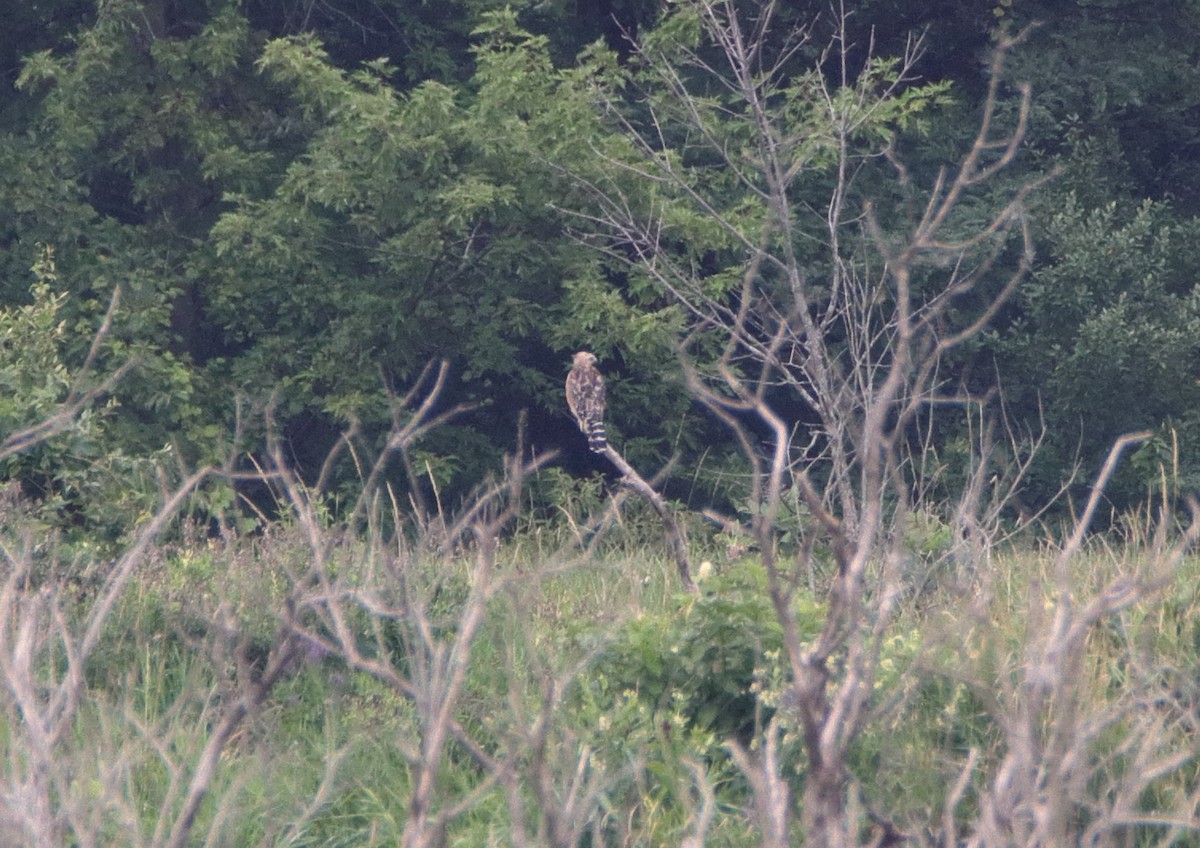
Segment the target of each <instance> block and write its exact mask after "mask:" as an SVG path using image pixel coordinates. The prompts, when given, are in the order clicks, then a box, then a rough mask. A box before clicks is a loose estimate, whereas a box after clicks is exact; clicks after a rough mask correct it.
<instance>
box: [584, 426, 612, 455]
mask: <svg viewBox="0 0 1200 848" xmlns="http://www.w3.org/2000/svg"><path fill="white" fill-rule="evenodd" d="M587 437H588V447H589V448H591V450H592V453H604V451H605V449H606V448H607V447H608V439H607V438H606V437H605V435H604V422H603V421H592V422H590V423H589V424H588V429H587Z"/></svg>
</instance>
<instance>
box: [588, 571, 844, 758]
mask: <svg viewBox="0 0 1200 848" xmlns="http://www.w3.org/2000/svg"><path fill="white" fill-rule="evenodd" d="M765 580H766V577H765V575H764V574H763V572H762V569H761V568H760V567H758V566H756V565H753V564H750V563H745V564H740V565H735V566H732V567H731V568H730V570H729V571H728V572H726V573H724V574H719V575H714V576H713V577H710V578H708V579H707V580H705V581H704V584H703V588H704V594H703V595H701V596H700V597H699V598H693V597H691V596H687V597H680V598H677V599H676V600H675V602H674V605H673V607H672V608H670V609H668V610H666V611H664V612H662V613H660V614H657V615H644V616H641V617H638V618H635V619H633V620H632V621H630V622H628V623H627V624H626V625H624V627H623V628H622V631H621V632H620V633H619V634H618V635H616V636H615V637H614V638H613V640H612V641H611V642H610V643H609V644H607V645H606V646H605V648H604V650H603V651H602V653H601V654H600V657H599V658H598V659H597V661H596V663H595V666H594V671H595V673H596V675H597V679H599V680H602V681H603V684H601V685H602V686H603V687H604V689H605V691H607V692H608V693H609V697H611V698H614V699H615V698H616V697H617V696H618V695H619V694H620V693H623V692H632V693H636V695H637V697H638V699H640V700H641V701H643V702H644V703H645V704H647V705H648V706H649V707H650V708H651V709H652V710H668V711H669V712H671V713H673V714H678V715H680V716H681V717H682V718H683V719H684V720H685V721H686V723H687V725H688V726H689V727H694V728H696V729H698V730H702V731H706V732H710V733H712V734H713V736H714V737H715V738H716V739H718V740H723V739H727V738H730V737H739V738H747V739H748V738H750V737H751V736H752V735H753V734H754V732H755V730H756V729H757V728H758V727H759V726H760V725H761V724H762V723H763V722H765V721H766V720H768V719H769V718H770V714H769V713H770V711H768V712H767V713H766V714H764V713H762V712H761V711H760V704H759V701H758V697H757V694H756V693H757V691H758V690H759V689H760V688H761V685H762V681H763V680H764V679H767V678H771V677H774V676H777V675H778V674H779V673H780V667H779V662H780V656H781V651H782V646H783V641H782V640H783V636H782V630H781V629H780V626H779V623H778V621H777V619H776V617H775V614H774V609H773V607H772V606H771V603H770V600H769V598H768V596H767V594H766V591H765ZM796 611H797V616H798V621H799V624H800V636H801V638H810V637H812V636H814V635H815V634H816V633H817V631H818V630H819V628H820V622H821V617H822V615H823V614H824V613H823V608H822V606H821V605H820V604H818V603H817V602H815V601H813V600H811V599H806V598H804V597H803V596H800V597H798V600H797V601H796Z"/></svg>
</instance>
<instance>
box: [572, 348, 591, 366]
mask: <svg viewBox="0 0 1200 848" xmlns="http://www.w3.org/2000/svg"><path fill="white" fill-rule="evenodd" d="M571 364H572V365H574V366H580V365H595V364H596V354H594V353H590V352H588V351H586V350H581V351H579V353H577V354H575V358H574V359H572V360H571Z"/></svg>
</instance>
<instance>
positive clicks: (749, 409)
mask: <svg viewBox="0 0 1200 848" xmlns="http://www.w3.org/2000/svg"><path fill="white" fill-rule="evenodd" d="M680 5H681V8H682V9H683V11H682V12H681V13H680V14H683V15H689V16H691V17H692V18H693V19H694V20H695V21H696V22H697V24H698V26H699V30H700V32H701V33H702V37H701V39H700V40H699V42H698V43H695V44H693V43H683V42H675V43H671V42H669V41H668V42H667V43H666V44H664V43H663V42H662V41H653V42H651V43H649V44H645V45H642V47H641V51H640V54H639V56H640V59H641V60H642V63H643V67H644V69H645V72H646V73H645V76H644V77H643V78H642V79H643V80H645V79H649V82H645V83H644V84H645V95H644V98H643V104H644V107H645V110H646V114H647V115H648V117H644V116H639V117H636V118H626V117H625V115H626V112H625V111H624V110H622V109H621V108H620V107H619V106H616V105H614V107H613V109H612V110H611V113H610V114H611V115H612V117H613V118H614V119H615V120H616V121H617V122H618V125H619V126H620V127H621V128H622V129H623V131H624V133H625V137H626V138H627V139H628V140H629V141H630V142H631V144H632V147H633V148H634V149H635V150H636V151H638V152H639V153H640V154H641V156H640V158H639V159H637V160H634V161H632V162H630V161H618V160H617V159H615V158H610V159H609V165H610V166H612V167H613V168H615V169H617V171H618V172H621V173H625V174H627V175H632V176H633V177H635V180H634V183H635V184H636V183H637V181H638V180H641V181H645V182H649V183H651V184H652V185H654V186H656V187H657V191H659V192H660V193H661V195H662V196H663V197H665V198H667V199H665V200H662V201H654V200H651V201H649V202H647V201H645V200H644V199H643V198H641V197H637V196H634V195H633V193H632V192H631V191H630V190H628V189H625V188H622V186H623V185H625V184H624V183H621V182H620V181H619V180H615V179H614V180H611V181H608V182H599V181H595V180H592V181H588V182H587V187H588V188H590V189H591V196H592V197H593V199H594V200H595V201H596V202H597V205H598V209H599V210H600V211H599V212H596V213H583V214H581V215H580V217H581V218H582V219H583V220H585V221H587V222H590V223H591V224H592V225H593V226H594V229H593V230H592V233H591V234H585V236H584V237H585V238H587V240H588V241H589V242H590V243H592V244H595V245H597V246H598V247H599V248H600V249H602V250H605V251H607V252H608V253H609V254H610V255H612V256H614V257H619V258H622V259H624V260H626V261H631V262H633V263H634V264H635V265H636V266H637V268H638V269H639V270H640V272H641V273H644V274H646V275H647V276H648V277H649V278H650V279H652V280H653V281H655V282H656V283H658V285H660V286H661V287H662V289H663V291H664V292H667V293H669V294H670V295H671V296H672V297H673V298H674V299H675V300H676V301H677V302H678V303H679V304H680V305H682V306H683V307H684V309H685V310H686V311H687V313H688V314H689V315H690V316H691V319H692V323H691V326H692V328H693V331H692V335H691V337H690V338H689V339H688V340H687V341H685V343H684V346H683V357H682V362H683V366H684V370H685V373H686V376H687V379H688V385H689V387H690V388H691V391H692V393H693V394H694V395H695V396H696V397H697V398H698V399H699V400H700V401H701V402H703V403H704V405H705V406H706V407H707V408H708V409H710V410H711V411H712V412H713V413H714V414H715V415H717V416H718V417H719V418H720V419H721V420H722V421H724V422H725V423H726V424H727V425H728V426H729V427H730V428H731V430H732V431H733V433H734V434H735V435H736V437H737V438H738V440H739V442H740V444H741V445H742V450H743V453H744V455H745V456H746V458H747V460H748V461H749V463H750V465H751V478H750V480H751V483H750V485H751V492H750V503H751V507H750V512H751V514H752V516H753V517H752V519H751V528H750V530H751V533H752V535H753V537H754V538H755V539H756V541H757V543H758V547H759V550H760V551H761V555H762V558H763V561H764V565H765V566H766V571H767V577H768V586H769V592H770V595H771V600H772V601H773V604H774V607H775V610H776V613H777V615H778V618H779V620H780V622H781V623H782V625H783V627H784V633H785V644H786V648H787V659H788V663H789V666H790V672H791V684H790V692H789V695H788V697H787V707H788V709H789V710H791V711H792V712H794V714H795V716H796V717H797V719H798V721H799V724H800V726H801V728H802V731H803V736H804V740H805V744H806V752H807V766H808V767H807V773H806V777H805V782H804V790H803V798H802V801H801V809H802V811H803V825H804V831H805V833H806V834H807V838H808V839H810V840H812V841H813V842H814V844H820V845H826V846H843V845H852V844H857V835H856V833H857V825H856V823H855V822H853V821H850V820H848V817H847V814H846V798H847V779H848V775H847V771H846V757H847V752H848V749H849V747H850V745H851V743H852V742H853V740H854V739H855V738H856V736H857V735H858V733H859V732H860V730H861V729H862V726H863V723H864V720H865V718H866V708H867V705H868V701H869V698H870V696H871V692H872V688H873V683H874V679H875V669H876V661H877V658H878V652H879V645H880V640H881V637H882V635H883V633H884V632H885V630H886V628H887V627H888V624H889V623H890V621H891V620H892V617H893V615H894V613H895V611H896V607H897V601H898V599H899V597H900V594H901V589H902V585H901V580H900V576H901V568H900V565H901V562H902V559H903V550H902V548H901V544H900V537H901V534H900V533H898V532H892V531H893V530H894V529H895V528H896V527H897V526H898V525H899V524H902V523H903V521H904V516H905V514H906V511H907V510H908V509H909V500H910V493H909V486H908V483H907V480H906V475H905V469H904V466H903V459H902V457H903V455H904V450H905V444H906V440H907V439H908V438H909V437H910V436H911V431H912V426H913V423H914V421H915V420H916V417H917V415H918V413H919V412H920V411H922V410H923V409H925V408H926V407H927V405H928V404H929V403H930V401H931V400H932V399H933V398H934V397H935V393H936V392H937V390H938V389H939V388H940V387H939V383H938V380H937V368H938V364H939V362H940V360H941V357H942V356H943V355H944V354H945V353H946V352H947V351H949V350H952V349H953V348H955V347H957V346H959V345H961V344H962V343H963V342H964V341H966V340H968V339H971V338H973V337H974V336H975V335H976V334H977V333H978V332H979V331H980V330H981V329H982V328H983V327H984V326H986V324H987V323H988V321H989V320H990V319H991V318H992V317H993V316H994V315H995V314H996V313H997V311H998V310H999V309H1000V307H1001V306H1002V305H1003V304H1004V303H1005V302H1006V301H1007V299H1008V298H1009V297H1010V296H1011V294H1012V292H1013V291H1014V289H1015V287H1016V286H1017V284H1018V282H1019V281H1020V280H1021V279H1022V277H1023V276H1024V275H1025V274H1026V272H1027V270H1028V268H1029V264H1030V261H1031V258H1032V255H1033V249H1032V244H1031V241H1030V236H1029V231H1028V228H1027V226H1026V221H1025V212H1024V204H1025V200H1026V197H1027V196H1028V194H1029V193H1030V192H1031V191H1033V190H1034V188H1035V187H1036V184H1035V183H1028V184H1023V185H1018V186H1015V187H1013V188H1012V189H1011V190H1010V191H1009V196H1008V198H1007V199H1006V200H1004V201H1003V202H1002V203H1001V204H1000V208H998V209H997V210H996V211H994V213H993V214H992V215H991V217H990V218H988V219H987V220H985V221H983V222H982V223H979V224H976V225H975V226H974V227H973V228H971V229H970V230H969V231H967V230H964V227H963V225H962V224H961V223H960V221H959V220H958V218H959V216H958V213H959V210H960V207H961V206H962V205H963V203H964V202H965V201H966V200H967V199H968V198H971V197H972V196H973V195H975V194H976V193H977V192H978V191H979V189H980V187H981V186H983V185H985V184H987V183H989V182H993V181H995V179H996V177H997V175H998V174H1000V172H1001V171H1002V170H1003V169H1004V168H1005V167H1006V166H1008V165H1009V164H1010V163H1011V162H1012V161H1013V160H1014V159H1015V158H1016V156H1017V154H1018V151H1019V149H1020V144H1021V141H1022V139H1023V137H1024V134H1025V129H1026V121H1027V114H1028V107H1029V92H1028V89H1027V88H1025V87H1021V86H1018V90H1019V95H1018V106H1017V109H1016V112H1015V116H1014V117H1013V118H1012V119H1011V120H1010V121H1009V122H1008V123H1007V124H1005V123H1004V122H1002V121H1001V119H1000V111H1001V110H1000V107H1001V96H1000V90H1001V88H1000V87H1001V81H1002V78H1003V63H1004V57H1005V55H1006V53H1007V52H1008V51H1009V50H1010V49H1011V48H1012V47H1013V46H1014V45H1015V44H1016V43H1017V42H1018V41H1019V40H1020V38H1021V36H1018V37H1016V38H1012V39H1005V40H1002V41H1001V42H1000V43H999V44H998V45H997V47H996V50H995V58H994V61H993V67H992V74H991V86H990V89H989V91H988V95H987V98H986V101H985V103H984V105H983V108H982V113H981V117H980V124H979V129H978V132H977V134H976V137H975V140H974V142H973V144H972V145H971V147H970V148H969V149H968V150H967V151H966V152H965V155H964V157H963V159H962V161H961V162H960V163H959V164H958V166H957V167H955V168H953V169H947V170H945V171H944V172H942V173H941V174H939V176H938V177H937V179H936V181H935V182H934V184H933V185H932V186H931V187H930V188H929V189H928V191H927V192H926V200H925V202H924V208H923V210H921V211H920V212H919V213H917V214H916V215H915V218H914V219H913V220H912V221H911V223H910V224H909V225H907V229H905V228H904V227H902V226H897V224H896V221H895V216H894V215H891V214H889V215H888V217H887V219H886V221H885V219H884V216H883V214H882V212H881V210H879V209H877V208H876V207H875V206H874V205H873V204H872V203H871V202H870V201H865V200H863V199H862V198H861V196H860V194H859V192H858V186H857V182H856V178H857V177H858V175H859V173H860V172H861V171H862V170H863V169H864V168H865V167H866V166H867V164H868V163H874V162H879V161H882V160H886V161H888V162H890V163H892V165H893V166H894V172H893V175H894V179H895V180H896V181H897V182H898V183H899V184H900V185H901V186H902V188H903V189H904V190H906V191H915V189H914V187H912V186H910V185H909V182H908V175H907V172H906V171H905V169H904V167H903V166H902V164H901V163H900V161H899V160H898V158H897V157H896V155H895V153H894V151H893V149H892V147H891V146H890V145H889V144H887V143H886V142H884V141H882V140H881V139H882V138H883V136H884V133H882V132H881V130H887V129H888V128H889V127H890V126H891V125H893V124H894V123H897V122H899V121H901V120H903V118H904V108H905V107H904V104H905V103H907V102H912V98H913V97H914V96H916V97H918V98H919V95H914V92H918V91H920V90H921V89H920V87H919V86H918V84H917V80H916V77H915V73H914V64H915V62H916V60H917V58H918V56H919V53H920V43H919V41H918V42H913V43H912V44H910V48H909V51H908V52H907V53H906V55H904V56H903V57H902V58H901V59H900V60H899V61H898V62H895V63H885V62H880V61H879V60H878V59H876V57H874V56H872V55H871V46H870V45H869V44H868V45H854V44H852V43H850V41H849V29H848V27H847V20H846V16H845V13H844V12H843V13H842V15H841V18H840V19H839V20H838V21H837V22H836V30H835V36H834V38H833V39H832V41H831V42H830V44H829V46H828V47H827V48H826V49H825V50H824V51H821V52H820V54H819V56H818V59H817V68H816V69H814V70H805V69H803V68H801V67H799V66H798V63H799V61H800V59H799V57H800V55H801V52H802V49H803V48H804V47H805V46H806V45H807V43H808V33H798V34H796V35H795V36H792V37H789V36H787V35H786V34H780V33H776V32H775V31H774V29H775V11H776V7H775V4H774V3H773V2H769V0H768V1H767V2H761V3H755V4H750V5H749V6H747V5H746V4H735V3H734V2H732V0H697V2H690V3H684V4H680ZM855 67H857V68H859V69H860V70H858V71H857V72H853V71H852V70H851V69H852V68H855ZM674 139H682V140H683V142H682V145H683V147H684V153H683V154H682V155H680V154H679V153H677V151H676V149H674V148H673V147H672V144H671V140H674ZM690 151H695V152H694V153H689V152H690ZM689 158H690V159H692V160H695V161H702V162H704V161H706V162H709V163H715V164H713V165H712V167H713V168H719V169H721V170H722V171H723V172H724V173H725V174H727V175H728V176H727V178H726V182H730V181H732V182H734V183H736V184H737V185H738V186H739V187H740V189H741V192H742V196H743V197H744V198H745V204H746V205H751V204H752V205H753V207H754V208H756V209H757V211H756V212H750V213H747V212H746V211H745V209H744V207H734V206H732V205H730V204H725V205H723V204H722V201H720V200H718V199H717V198H715V197H713V196H710V195H707V194H705V193H704V191H703V190H702V189H701V188H699V187H698V186H699V185H700V183H699V182H698V181H697V180H695V179H693V176H692V174H691V170H690V169H691V167H693V166H691V165H689V164H688V160H689ZM696 167H700V166H696ZM806 178H814V179H816V180H821V181H823V182H824V183H825V184H828V185H829V186H830V188H829V189H828V193H827V195H826V200H825V201H824V202H823V203H821V204H820V205H817V204H814V203H813V202H812V201H811V199H810V198H811V194H809V195H806V194H805V193H804V192H803V191H802V190H801V189H802V188H803V184H804V181H805V179H806ZM686 216H692V218H693V219H701V220H703V221H705V222H706V224H705V226H706V227H708V228H709V231H710V232H715V233H716V234H717V236H718V238H719V240H720V241H721V242H722V243H724V244H727V245H730V252H731V253H733V254H735V255H737V254H740V256H741V272H740V282H739V283H738V284H737V286H735V287H733V288H728V287H726V288H721V287H719V286H714V285H713V282H712V280H710V279H708V278H707V276H706V274H705V272H704V270H703V268H702V266H700V265H698V264H697V263H696V262H694V261H691V259H690V254H688V253H687V252H686V251H680V250H678V249H677V248H676V246H675V245H676V243H677V242H678V241H679V239H680V238H686V236H679V235H676V232H675V231H676V229H677V227H674V226H673V222H674V221H678V220H680V219H683V218H685V217H686ZM814 245H816V247H814ZM814 257H816V258H814ZM817 262H820V263H821V265H822V266H823V269H824V270H823V271H822V272H821V274H820V275H819V277H818V275H815V274H814V273H813V266H814V264H815V263H817ZM1006 266H1007V267H1006ZM955 310H957V311H958V314H955ZM962 312H968V317H966V318H965V319H964V318H963V317H962V314H961V313H962ZM714 339H716V340H717V341H716V342H714ZM714 344H719V354H718V355H717V356H716V357H712V358H709V357H706V356H704V355H703V354H701V353H700V351H703V350H712V348H713V346H714ZM785 393H786V394H788V395H790V396H791V398H793V399H799V400H800V401H802V402H803V404H804V405H805V406H806V407H807V408H808V409H809V410H810V412H811V414H812V415H813V417H814V418H815V421H816V423H815V425H814V426H813V427H811V428H809V429H808V430H807V431H806V432H804V433H801V432H799V431H798V429H797V428H796V427H795V425H793V424H792V423H791V422H790V421H788V420H786V419H785V417H784V416H783V415H782V414H781V413H780V412H779V410H778V408H777V405H776V399H777V398H778V397H780V396H781V395H782V394H785ZM760 428H765V430H766V432H767V434H768V437H767V439H766V450H765V452H764V450H763V449H761V447H760V444H761V443H760V439H759V438H758V437H757V435H756V431H758V430H759V429H760ZM785 492H790V493H792V494H793V495H794V496H796V497H797V498H798V499H799V501H800V502H801V503H802V504H803V506H804V507H805V508H806V509H807V511H808V513H809V515H810V516H811V527H810V528H809V531H808V541H807V542H806V543H805V546H804V547H805V551H804V552H803V553H802V555H801V556H800V557H797V559H796V561H795V562H792V563H787V562H781V561H780V560H779V559H778V558H777V554H776V552H777V550H778V546H777V544H776V538H775V536H776V533H777V527H778V519H779V514H780V509H781V504H782V500H783V498H784V495H785ZM818 539H824V540H825V541H824V543H825V544H827V545H828V546H829V547H830V549H831V550H832V552H833V556H834V559H835V562H836V573H835V574H834V575H833V576H832V580H831V583H830V585H829V587H828V599H829V613H828V616H827V618H826V621H825V625H824V628H823V630H822V632H821V633H820V635H819V636H818V637H817V638H816V640H815V641H813V642H811V643H806V642H804V641H803V640H802V639H801V638H800V636H799V632H798V629H797V626H796V620H795V614H794V612H793V604H792V599H793V593H794V592H795V590H796V588H797V587H798V586H800V585H801V582H802V581H801V571H802V569H804V568H805V566H806V562H805V559H806V555H811V553H812V546H813V545H814V544H816V543H817V540H818ZM835 663H836V664H837V665H838V667H839V671H838V672H837V673H835V670H834V667H833V666H834V664H835ZM769 752H770V748H769V746H768V748H767V749H766V750H765V751H764V753H763V755H762V756H759V757H756V758H751V757H750V756H749V755H748V754H747V753H745V752H743V753H741V754H740V755H739V756H738V762H739V764H741V765H742V766H743V768H744V769H745V770H746V773H747V777H748V779H749V780H750V781H751V784H752V786H754V788H755V790H756V791H755V810H756V812H755V820H756V821H759V822H761V823H763V824H764V839H765V840H766V841H765V842H764V844H772V845H775V844H784V842H786V839H787V836H786V834H787V830H788V828H787V825H786V821H787V818H788V816H789V814H790V809H791V807H790V801H789V798H788V788H787V786H786V785H784V784H783V783H782V782H781V781H780V779H779V777H778V772H777V771H773V770H772V769H771V768H769V767H766V766H764V763H765V762H766V760H765V759H764V758H765V757H766V755H767V754H768V753H769ZM766 823H770V827H767V826H766Z"/></svg>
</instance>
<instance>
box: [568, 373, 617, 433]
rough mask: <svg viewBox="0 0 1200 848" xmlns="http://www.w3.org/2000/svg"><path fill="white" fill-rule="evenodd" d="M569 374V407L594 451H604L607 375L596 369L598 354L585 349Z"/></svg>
mask: <svg viewBox="0 0 1200 848" xmlns="http://www.w3.org/2000/svg"><path fill="white" fill-rule="evenodd" d="M571 366H572V367H571V373H569V374H567V406H569V407H571V414H572V415H574V416H575V420H576V421H578V422H579V429H580V430H582V431H583V434H584V435H585V436H587V439H588V447H589V448H591V449H592V452H593V453H604V449H605V448H606V447H607V446H608V442H607V441H606V439H605V438H604V378H603V377H601V376H600V372H599V371H597V370H596V355H595V354H594V353H588V352H587V351H586V350H581V351H580V352H579V353H577V354H575V358H574V359H573V360H572V361H571Z"/></svg>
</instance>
